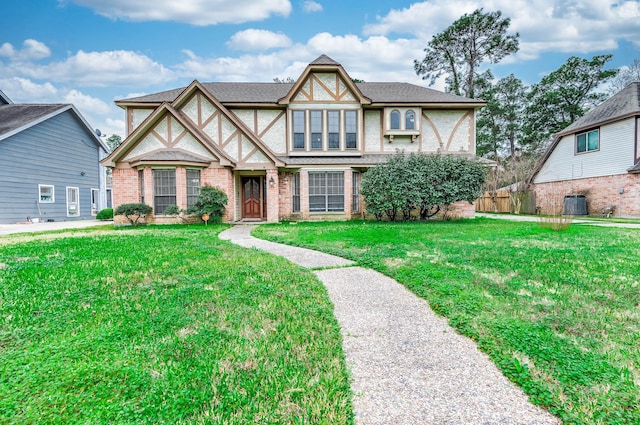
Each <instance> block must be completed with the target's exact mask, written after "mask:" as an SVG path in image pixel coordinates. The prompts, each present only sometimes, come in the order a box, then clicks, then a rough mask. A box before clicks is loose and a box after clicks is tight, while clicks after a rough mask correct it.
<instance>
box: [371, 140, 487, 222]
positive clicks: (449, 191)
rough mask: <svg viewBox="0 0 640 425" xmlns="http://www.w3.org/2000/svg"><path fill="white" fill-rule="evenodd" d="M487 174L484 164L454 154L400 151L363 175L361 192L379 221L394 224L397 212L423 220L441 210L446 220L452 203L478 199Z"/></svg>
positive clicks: (404, 217)
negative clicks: (415, 215)
mask: <svg viewBox="0 0 640 425" xmlns="http://www.w3.org/2000/svg"><path fill="white" fill-rule="evenodd" d="M486 173H487V167H486V166H485V165H484V164H482V163H480V162H478V161H473V160H469V159H466V158H463V157H459V156H455V155H425V154H411V155H409V156H406V155H405V154H404V152H399V153H397V154H396V155H393V156H392V157H390V158H389V160H388V161H387V162H386V163H385V164H380V165H377V166H375V167H373V168H371V169H369V170H368V171H367V172H366V173H365V174H364V176H363V177H362V189H361V192H360V193H362V195H363V196H364V197H365V202H366V204H367V212H369V213H370V214H374V215H375V216H376V218H377V219H378V220H381V219H382V217H383V214H384V215H386V216H387V218H388V219H389V221H395V220H396V216H397V213H398V212H399V211H402V217H403V219H404V220H409V219H410V218H411V213H412V211H414V210H415V211H417V212H418V213H419V214H420V218H421V219H423V220H424V219H427V218H429V217H431V216H433V215H435V214H436V213H437V212H438V211H440V210H443V211H444V215H443V218H444V219H447V218H448V215H447V213H448V211H449V209H450V206H451V204H453V203H455V202H458V201H462V200H466V201H469V202H473V200H475V199H476V198H477V197H478V196H480V194H481V193H482V185H483V183H484V181H485V177H486Z"/></svg>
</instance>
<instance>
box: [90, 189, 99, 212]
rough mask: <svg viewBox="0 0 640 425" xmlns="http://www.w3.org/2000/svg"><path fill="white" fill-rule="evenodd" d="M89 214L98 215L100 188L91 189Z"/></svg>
mask: <svg viewBox="0 0 640 425" xmlns="http://www.w3.org/2000/svg"><path fill="white" fill-rule="evenodd" d="M90 199H91V215H98V211H100V189H94V188H92V189H91V198H90Z"/></svg>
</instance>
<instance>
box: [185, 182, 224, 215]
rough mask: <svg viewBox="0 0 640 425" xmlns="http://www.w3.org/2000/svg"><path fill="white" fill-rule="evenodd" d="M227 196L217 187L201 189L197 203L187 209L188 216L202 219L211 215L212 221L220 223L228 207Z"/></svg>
mask: <svg viewBox="0 0 640 425" xmlns="http://www.w3.org/2000/svg"><path fill="white" fill-rule="evenodd" d="M227 201H228V198H227V195H226V194H225V193H224V192H223V191H222V190H220V189H218V188H217V187H212V186H209V185H205V186H202V187H201V188H200V194H199V195H198V198H197V199H196V201H195V203H194V204H193V205H192V206H190V207H189V208H188V209H187V214H191V215H197V216H200V217H202V215H203V214H209V220H210V221H214V222H217V221H220V219H221V218H222V215H223V214H224V210H225V206H226V205H227Z"/></svg>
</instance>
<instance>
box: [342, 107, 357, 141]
mask: <svg viewBox="0 0 640 425" xmlns="http://www.w3.org/2000/svg"><path fill="white" fill-rule="evenodd" d="M344 128H345V130H344V133H345V148H347V149H355V148H356V147H357V146H358V123H357V116H356V111H344Z"/></svg>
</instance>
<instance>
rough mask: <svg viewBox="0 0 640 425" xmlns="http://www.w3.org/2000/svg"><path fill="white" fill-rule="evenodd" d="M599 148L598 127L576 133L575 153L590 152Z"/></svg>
mask: <svg viewBox="0 0 640 425" xmlns="http://www.w3.org/2000/svg"><path fill="white" fill-rule="evenodd" d="M599 149H600V131H599V129H597V128H596V129H595V130H590V131H585V132H584V133H579V134H576V153H584V152H592V151H597V150H599Z"/></svg>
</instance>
